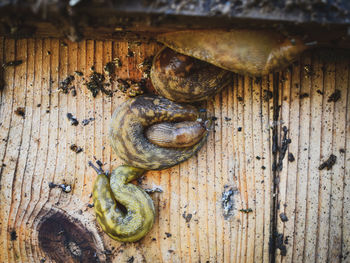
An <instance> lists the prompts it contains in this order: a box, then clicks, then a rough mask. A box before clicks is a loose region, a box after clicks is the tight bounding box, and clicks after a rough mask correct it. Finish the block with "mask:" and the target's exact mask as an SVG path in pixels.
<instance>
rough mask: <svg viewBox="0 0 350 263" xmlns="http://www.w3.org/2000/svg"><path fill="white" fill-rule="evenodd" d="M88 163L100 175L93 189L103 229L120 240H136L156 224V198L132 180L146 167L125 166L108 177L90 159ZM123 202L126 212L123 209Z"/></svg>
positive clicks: (99, 220)
mask: <svg viewBox="0 0 350 263" xmlns="http://www.w3.org/2000/svg"><path fill="white" fill-rule="evenodd" d="M89 165H90V166H92V167H93V168H94V169H95V170H96V171H97V172H98V174H99V175H98V177H97V178H96V181H95V184H94V188H93V201H94V209H95V213H96V217H97V221H98V223H99V224H100V225H101V227H102V229H103V231H104V232H106V233H107V234H108V235H109V236H110V237H111V238H113V239H115V240H118V241H121V242H134V241H137V240H139V239H141V238H142V237H144V236H145V235H146V234H147V233H148V232H149V231H150V229H151V228H152V226H153V223H154V218H155V210H154V206H153V201H152V199H151V198H150V197H149V195H148V194H147V193H146V192H145V191H144V190H143V189H142V188H140V187H138V186H136V185H134V184H131V183H129V182H130V181H132V180H135V179H137V178H138V177H140V176H141V175H142V174H143V173H144V170H143V169H140V168H135V167H131V166H126V165H122V166H119V167H118V168H116V169H115V170H113V172H112V174H111V175H110V177H109V178H108V177H107V175H106V174H105V173H103V172H102V171H101V170H99V169H97V168H96V167H95V166H94V165H93V164H92V163H91V162H90V163H89ZM117 202H118V204H117ZM118 205H119V206H118ZM120 205H122V206H124V208H125V209H126V211H123V210H122V209H120Z"/></svg>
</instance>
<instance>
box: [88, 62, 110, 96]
mask: <svg viewBox="0 0 350 263" xmlns="http://www.w3.org/2000/svg"><path fill="white" fill-rule="evenodd" d="M92 70H94V67H92ZM89 80H90V81H88V82H86V83H85V84H84V85H85V86H86V87H87V89H88V90H90V91H91V94H92V96H93V97H94V98H96V96H97V94H98V93H99V92H100V91H101V92H102V93H104V94H106V95H107V96H109V97H112V96H113V90H107V89H106V88H105V87H108V86H110V83H105V82H104V81H105V76H104V75H102V74H101V73H98V72H96V71H93V72H92V73H91V75H90V76H89Z"/></svg>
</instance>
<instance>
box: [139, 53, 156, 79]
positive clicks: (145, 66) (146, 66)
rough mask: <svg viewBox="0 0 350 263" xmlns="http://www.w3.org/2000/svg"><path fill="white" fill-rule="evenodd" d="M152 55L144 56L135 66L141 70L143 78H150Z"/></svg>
mask: <svg viewBox="0 0 350 263" xmlns="http://www.w3.org/2000/svg"><path fill="white" fill-rule="evenodd" d="M152 61H153V56H151V57H147V58H145V59H144V60H143V61H142V63H140V64H139V65H138V66H137V67H138V68H139V69H141V70H142V71H143V75H142V77H143V78H145V79H148V78H150V75H151V68H152Z"/></svg>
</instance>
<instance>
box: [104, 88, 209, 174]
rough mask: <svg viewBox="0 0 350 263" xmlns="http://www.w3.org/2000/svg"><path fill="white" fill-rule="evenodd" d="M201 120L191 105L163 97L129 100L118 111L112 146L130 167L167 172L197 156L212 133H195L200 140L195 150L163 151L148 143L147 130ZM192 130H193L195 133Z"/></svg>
mask: <svg viewBox="0 0 350 263" xmlns="http://www.w3.org/2000/svg"><path fill="white" fill-rule="evenodd" d="M198 118H199V113H198V111H197V109H196V108H195V107H193V106H191V105H186V104H179V103H176V102H173V101H170V100H168V99H166V98H163V97H161V96H156V95H141V96H138V97H135V98H132V99H129V100H127V101H126V102H124V103H123V104H121V105H120V106H119V107H118V108H117V109H116V110H115V111H114V113H113V116H112V121H111V126H110V142H111V145H112V148H113V150H114V151H115V152H116V154H117V155H118V156H119V157H120V158H121V159H122V160H123V161H125V163H126V164H128V165H130V166H133V167H138V168H142V169H145V170H161V169H165V168H168V167H171V166H174V165H176V164H178V163H180V162H183V161H185V160H187V159H188V158H190V157H191V156H192V155H194V154H195V153H196V152H197V151H198V150H199V149H200V148H201V147H202V145H203V144H204V142H205V139H206V137H207V136H206V135H207V133H208V132H207V130H204V131H203V132H200V131H196V132H194V133H193V134H194V135H195V136H198V137H199V140H198V142H197V143H195V144H194V145H192V146H188V147H162V146H159V145H157V144H155V143H152V142H151V141H150V140H148V139H147V137H146V136H145V131H146V129H147V128H148V127H150V126H152V125H154V124H158V123H164V122H167V123H181V122H185V121H190V122H195V121H196V120H197V119H198ZM190 126H191V125H190ZM191 127H193V126H191ZM191 127H189V129H193V128H191ZM159 129H162V127H161V128H158V130H159ZM156 130H157V129H156ZM180 133H181V131H180ZM193 134H192V135H190V136H193ZM174 138H175V139H176V136H175V137H174Z"/></svg>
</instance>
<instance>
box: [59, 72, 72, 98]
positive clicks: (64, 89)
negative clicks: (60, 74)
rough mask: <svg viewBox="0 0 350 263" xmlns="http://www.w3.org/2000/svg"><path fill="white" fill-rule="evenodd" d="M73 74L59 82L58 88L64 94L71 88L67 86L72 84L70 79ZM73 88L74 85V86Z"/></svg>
mask: <svg viewBox="0 0 350 263" xmlns="http://www.w3.org/2000/svg"><path fill="white" fill-rule="evenodd" d="M74 79H75V78H74V76H73V75H69V76H68V77H66V78H65V79H64V80H63V81H61V82H60V85H59V87H58V90H60V91H62V92H63V93H64V94H67V93H68V92H69V90H70V89H71V88H70V87H69V86H70V85H71V84H72V81H73V80H74ZM74 89H75V87H74Z"/></svg>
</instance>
